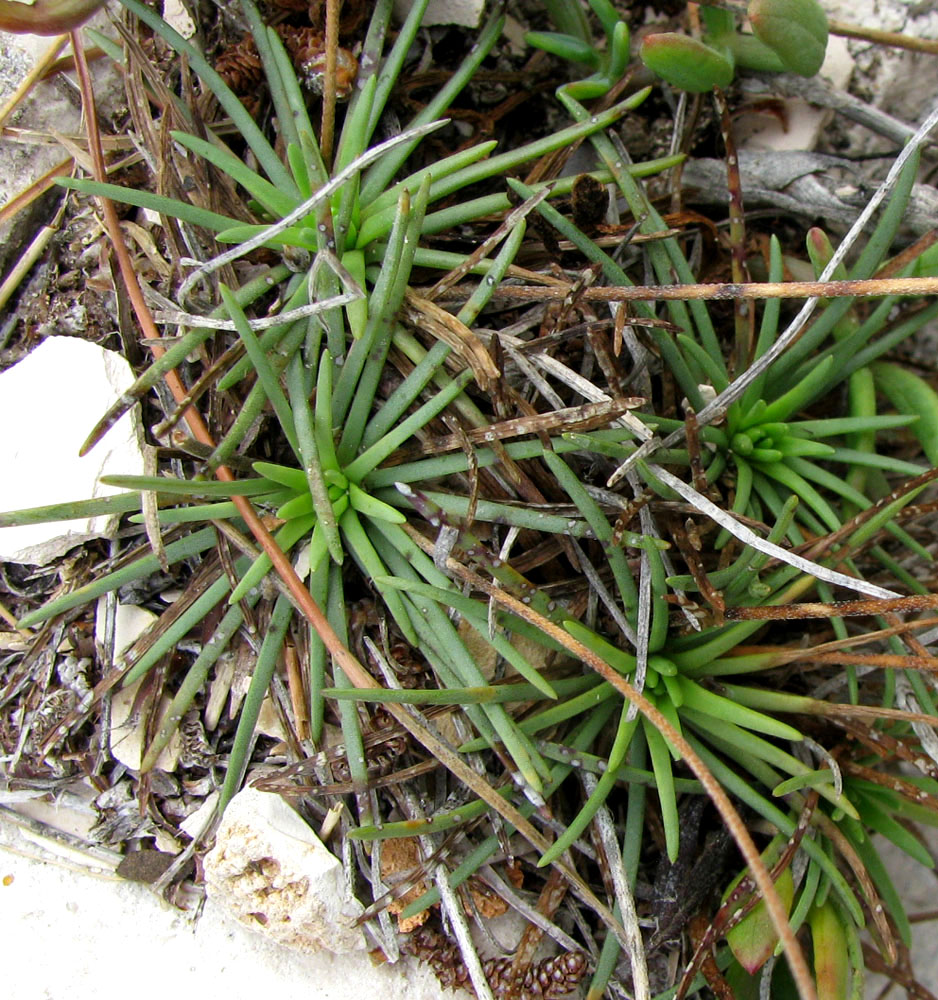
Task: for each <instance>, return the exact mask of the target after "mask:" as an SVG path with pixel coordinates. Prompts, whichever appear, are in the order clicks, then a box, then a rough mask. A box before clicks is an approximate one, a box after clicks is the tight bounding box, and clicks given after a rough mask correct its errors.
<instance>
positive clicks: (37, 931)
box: [0, 820, 466, 1000]
mask: <svg viewBox="0 0 938 1000" xmlns="http://www.w3.org/2000/svg"><path fill="white" fill-rule="evenodd" d="M40 850H41V849H40V848H39V847H38V846H37V845H35V844H34V843H32V842H30V841H27V840H26V839H25V838H23V837H22V836H21V835H20V834H19V833H18V832H17V831H15V830H12V829H11V828H9V827H6V826H4V823H3V821H2V820H0V921H2V923H3V928H4V931H3V934H4V937H3V989H2V993H3V995H4V996H6V997H10V998H11V1000H12V998H14V997H15V998H16V1000H127V998H128V997H132V998H133V1000H167V998H168V997H180V998H183V1000H189V998H190V997H206V998H215V997H224V998H225V1000H258V998H259V997H270V998H276V1000H348V998H349V996H350V995H352V993H353V992H354V994H355V995H356V996H361V997H375V998H378V997H380V998H381V1000H398V998H400V1000H404V998H406V1000H443V998H444V997H445V998H448V1000H460V998H462V1000H465V997H466V994H456V993H453V992H446V993H444V992H443V991H442V990H441V989H440V987H439V985H438V983H437V982H436V980H435V979H434V977H433V974H432V972H430V970H429V969H428V968H427V967H426V966H418V965H417V964H416V963H415V962H414V961H413V960H403V961H402V962H401V963H399V964H398V965H395V966H387V965H384V966H374V965H373V964H372V962H371V959H370V958H369V956H368V954H367V952H363V951H362V952H356V953H354V954H350V955H342V956H336V955H332V954H330V953H329V952H321V953H319V954H315V955H314V954H304V953H302V952H298V951H294V950H291V949H288V948H283V947H281V946H279V945H276V944H273V943H272V942H271V941H269V940H267V939H265V938H262V937H260V936H259V935H257V934H254V933H253V932H251V931H249V930H247V929H246V928H244V927H242V926H241V925H240V924H239V923H238V922H237V921H236V920H234V919H233V918H232V917H231V916H230V915H229V914H228V913H226V912H225V910H224V909H223V908H222V907H220V906H218V905H217V904H216V903H215V902H214V901H213V900H211V899H209V900H208V902H207V903H206V905H205V909H204V911H203V912H202V915H201V917H200V918H199V920H198V921H197V922H196V921H194V920H192V919H191V915H186V914H183V913H180V912H179V911H178V910H175V909H173V908H172V907H170V906H168V905H166V904H165V903H162V902H161V901H160V900H159V899H157V898H156V897H155V896H154V895H153V894H152V893H151V892H150V891H149V890H148V889H147V888H145V887H144V886H141V885H138V884H136V883H133V882H125V881H123V880H120V879H116V878H115V877H114V876H112V875H105V874H102V873H98V874H96V875H95V874H90V873H87V872H82V871H78V870H76V869H75V868H74V867H66V865H68V864H69V862H67V861H64V860H61V859H53V860H49V861H45V862H42V861H38V860H34V858H35V857H36V856H37V855H38V854H39V852H40ZM10 879H12V881H10Z"/></svg>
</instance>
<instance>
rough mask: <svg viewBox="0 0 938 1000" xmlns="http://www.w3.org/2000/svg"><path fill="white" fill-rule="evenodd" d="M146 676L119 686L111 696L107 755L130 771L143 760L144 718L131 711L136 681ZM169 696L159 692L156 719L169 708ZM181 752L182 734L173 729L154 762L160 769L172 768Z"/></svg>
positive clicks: (139, 682)
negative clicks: (109, 743)
mask: <svg viewBox="0 0 938 1000" xmlns="http://www.w3.org/2000/svg"><path fill="white" fill-rule="evenodd" d="M145 679H146V678H141V679H140V680H139V681H135V682H134V683H133V684H131V685H129V686H128V687H125V688H121V689H120V690H119V691H118V692H117V693H116V694H115V695H114V697H113V698H112V699H111V756H112V757H114V758H115V760H119V761H120V762H121V763H122V764H124V765H125V766H127V767H129V768H130V769H131V771H139V770H140V765H141V763H142V762H143V745H144V741H145V740H146V719H145V718H144V717H143V715H142V714H141V713H140V712H135V711H134V708H135V706H136V703H137V697H138V694H139V692H140V685H141V684H142V683H143V682H144V680H145ZM169 705H170V699H169V698H168V697H167V696H165V695H164V696H163V697H162V698H161V699H160V721H162V718H163V716H164V715H165V714H166V712H167V711H168V709H169ZM181 753H182V737H181V736H180V735H179V730H178V729H177V730H176V731H175V732H174V733H173V735H172V738H171V739H170V741H169V743H168V744H167V745H166V747H165V749H164V750H163V752H162V753H161V754H160V755H159V757H157V759H156V764H155V765H154V766H155V767H157V768H158V769H159V770H161V771H175V770H176V765H177V764H178V763H179V755H180V754H181Z"/></svg>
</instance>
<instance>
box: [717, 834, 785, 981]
mask: <svg viewBox="0 0 938 1000" xmlns="http://www.w3.org/2000/svg"><path fill="white" fill-rule="evenodd" d="M780 846H781V845H780V843H779V844H777V843H775V842H773V843H772V844H770V845H769V847H768V848H766V850H765V851H764V852H763V854H762V860H763V861H765V863H766V865H767V866H769V867H771V866H772V865H773V864H775V863H776V862H777V861H778V855H779V849H780ZM743 874H744V873H743ZM743 874H740V875H739V876H738V877H737V878H736V879H734V880H733V882H732V884H731V885H730V887H729V889H727V891H726V897H724V898H727V897H729V895H730V894H731V893H732V892H733V890H734V889H735V888H736V886H737V885H738V884H739V882H740V881H741V880H742V877H743ZM775 888H776V890H777V891H778V894H779V896H780V897H781V900H782V903H783V904H784V907H785V915H786V916H787V915H788V914H789V913H790V912H791V904H792V899H793V898H794V895H795V883H794V881H793V879H792V876H791V868H790V867H789V868H786V869H785V870H784V871H783V872H782V874H781V875H779V877H778V878H777V879H776V881H775ZM726 940H727V943H728V944H729V946H730V950H731V951H732V952H733V955H734V956H735V957H736V961H737V962H739V964H740V965H741V966H742V967H743V968H744V969H745V970H746V971H747V972H749V973H753V972H757V971H758V970H759V969H761V968H762V966H763V965H765V963H766V962H767V961H768V960H769V959H770V958H771V957H772V954H773V952H774V951H775V947H776V945H777V944H778V931H776V929H775V927H774V926H773V924H772V918H771V917H770V916H769V914H768V911H767V910H766V906H765V902H764V901H760V902H759V903H757V904H756V906H755V908H754V909H753V910H752V912H751V913H748V914H747V915H746V916H745V917H743V919H742V920H741V921H740V922H739V923H738V924H736V926H735V927H733V928H731V929H730V930H729V931H728V932H727V935H726Z"/></svg>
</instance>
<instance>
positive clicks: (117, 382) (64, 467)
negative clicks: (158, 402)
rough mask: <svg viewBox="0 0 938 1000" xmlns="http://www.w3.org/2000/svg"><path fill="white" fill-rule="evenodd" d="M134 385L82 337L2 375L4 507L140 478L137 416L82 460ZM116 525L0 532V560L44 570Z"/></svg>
mask: <svg viewBox="0 0 938 1000" xmlns="http://www.w3.org/2000/svg"><path fill="white" fill-rule="evenodd" d="M133 380H134V375H133V370H132V369H131V367H130V365H129V364H128V363H127V362H126V361H125V360H124V359H123V358H122V357H121V356H120V355H119V354H116V353H115V352H114V351H106V350H104V348H102V347H98V345H97V344H92V343H91V342H90V341H87V340H82V339H81V338H79V337H47V338H46V339H45V340H44V341H43V342H42V343H41V344H40V345H39V346H38V347H37V348H36V349H35V350H34V351H33V352H32V353H31V354H29V355H28V356H27V357H25V358H24V359H23V360H22V361H20V362H19V364H16V365H14V366H13V367H12V368H8V369H7V370H6V371H5V372H3V373H0V427H3V428H4V433H3V434H2V435H0V468H2V469H4V470H5V472H4V475H3V476H2V477H0V510H4V511H8V510H20V509H22V508H24V507H41V506H45V505H47V504H56V503H65V502H67V501H70V500H84V499H87V498H89V497H102V496H108V495H109V494H112V493H119V492H121V491H120V490H118V489H116V488H115V487H110V486H102V485H101V484H100V483H99V482H98V480H99V477H101V476H103V475H107V474H108V473H114V474H116V473H123V474H127V475H142V474H143V472H144V468H143V452H142V450H141V447H140V442H139V439H138V434H137V428H136V426H135V415H134V414H130V413H128V414H125V415H124V416H123V417H121V419H120V420H119V421H118V422H117V424H115V426H114V427H113V428H112V429H111V430H110V431H109V432H108V433H107V435H106V436H105V437H104V439H103V440H102V441H101V442H100V443H99V444H98V445H97V447H95V448H93V449H92V450H91V452H90V453H89V454H88V455H86V456H85V457H84V458H79V457H78V449H79V448H80V447H81V445H82V443H83V441H84V440H85V438H86V437H87V435H88V433H89V431H90V430H91V428H92V427H94V425H95V424H96V423H97V421H98V420H99V419H100V417H101V416H102V415H103V414H104V412H105V411H106V410H107V408H108V407H109V406H110V405H111V404H112V403H113V402H115V401H116V400H117V399H118V398H119V397H120V395H121V393H123V392H124V391H125V390H126V389H128V388H129V387H130V385H131V384H132V383H133ZM116 524H117V518H116V517H94V518H77V519H74V520H70V521H52V522H49V523H48V524H30V525H24V526H22V527H18V528H0V560H5V561H8V562H20V563H30V564H34V565H40V566H44V565H45V564H46V563H48V562H51V561H52V560H53V559H57V558H58V557H59V556H61V555H64V554H65V553H66V552H68V550H69V549H71V548H74V547H75V546H76V545H79V544H80V543H82V542H85V541H88V540H89V539H91V538H99V537H101V536H102V535H108V534H109V533H110V532H112V531H113V530H114V527H115V526H116Z"/></svg>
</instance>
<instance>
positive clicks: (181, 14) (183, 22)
mask: <svg viewBox="0 0 938 1000" xmlns="http://www.w3.org/2000/svg"><path fill="white" fill-rule="evenodd" d="M163 20H164V21H165V22H166V23H167V24H168V25H169V26H170V27H171V28H174V29H175V30H176V31H178V32H179V34H180V35H182V37H183V38H191V37H192V36H193V35H194V34H195V23H194V22H193V20H192V18H191V17H190V16H189V11H187V10H186V8H185V5H184V4H183V3H182V0H165V2H164V3H163Z"/></svg>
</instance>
